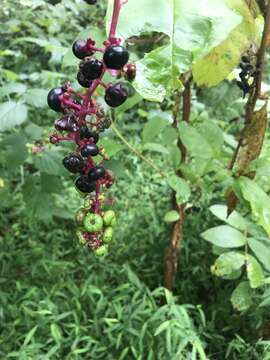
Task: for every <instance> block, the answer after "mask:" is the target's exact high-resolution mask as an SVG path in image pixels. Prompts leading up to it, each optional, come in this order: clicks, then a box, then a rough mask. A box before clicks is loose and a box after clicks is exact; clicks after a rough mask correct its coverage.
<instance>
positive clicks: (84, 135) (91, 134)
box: [80, 126, 99, 144]
mask: <svg viewBox="0 0 270 360" xmlns="http://www.w3.org/2000/svg"><path fill="white" fill-rule="evenodd" d="M80 138H81V139H91V138H92V139H93V141H94V143H95V144H96V143H97V142H98V140H99V135H98V133H96V132H95V131H92V130H90V129H89V128H88V127H87V126H82V127H81V132H80Z"/></svg>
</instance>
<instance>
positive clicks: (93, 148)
mask: <svg viewBox="0 0 270 360" xmlns="http://www.w3.org/2000/svg"><path fill="white" fill-rule="evenodd" d="M98 153H99V150H98V147H97V145H96V144H86V145H84V146H83V147H82V149H81V154H82V156H83V157H88V156H96V155H98Z"/></svg>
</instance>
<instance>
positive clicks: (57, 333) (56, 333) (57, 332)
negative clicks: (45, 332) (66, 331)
mask: <svg viewBox="0 0 270 360" xmlns="http://www.w3.org/2000/svg"><path fill="white" fill-rule="evenodd" d="M50 328H51V334H52V337H53V338H54V340H55V341H56V342H60V341H61V339H62V331H61V329H60V327H59V326H58V325H57V324H51V326H50Z"/></svg>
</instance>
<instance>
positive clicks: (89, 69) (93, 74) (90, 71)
mask: <svg viewBox="0 0 270 360" xmlns="http://www.w3.org/2000/svg"><path fill="white" fill-rule="evenodd" d="M102 70H103V63H102V62H101V61H99V60H97V59H87V61H84V62H83V63H82V64H81V71H82V74H83V75H84V76H85V78H86V79H88V80H95V79H98V78H99V77H100V76H101V74H102Z"/></svg>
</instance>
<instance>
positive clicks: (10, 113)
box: [0, 101, 27, 132]
mask: <svg viewBox="0 0 270 360" xmlns="http://www.w3.org/2000/svg"><path fill="white" fill-rule="evenodd" d="M26 117H27V107H26V106H25V105H23V104H17V103H15V102H14V101H8V102H5V103H2V104H0V132H1V131H6V130H10V129H12V128H14V127H15V126H17V125H20V124H22V123H23V122H24V121H25V120H26Z"/></svg>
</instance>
